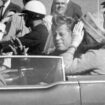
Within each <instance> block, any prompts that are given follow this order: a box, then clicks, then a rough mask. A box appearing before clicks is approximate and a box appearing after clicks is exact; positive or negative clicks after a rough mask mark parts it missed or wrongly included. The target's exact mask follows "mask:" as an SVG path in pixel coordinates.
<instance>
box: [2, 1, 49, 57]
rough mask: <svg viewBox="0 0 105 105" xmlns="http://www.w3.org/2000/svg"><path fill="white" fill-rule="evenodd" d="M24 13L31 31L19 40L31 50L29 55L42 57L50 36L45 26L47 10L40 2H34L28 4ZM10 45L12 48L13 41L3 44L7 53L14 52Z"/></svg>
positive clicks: (3, 48)
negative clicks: (44, 20) (44, 19)
mask: <svg viewBox="0 0 105 105" xmlns="http://www.w3.org/2000/svg"><path fill="white" fill-rule="evenodd" d="M23 13H24V14H25V17H24V19H25V23H26V26H27V27H29V28H30V29H31V31H30V32H29V33H28V34H26V35H25V36H23V37H20V38H19V40H20V42H21V43H22V45H23V46H25V47H28V48H29V50H28V54H29V55H41V54H42V52H43V49H44V46H45V42H46V39H47V36H48V30H47V28H46V27H45V25H44V24H43V18H44V17H45V15H46V8H45V6H44V5H43V3H41V2H40V1H36V0H32V1H29V2H27V3H26V5H25V8H24V11H23ZM14 42H16V40H15V41H14ZM10 45H11V46H12V43H11V41H4V42H1V48H2V50H3V51H5V52H8V51H10V50H12V49H11V47H10ZM13 46H14V45H13ZM19 53H20V52H19Z"/></svg>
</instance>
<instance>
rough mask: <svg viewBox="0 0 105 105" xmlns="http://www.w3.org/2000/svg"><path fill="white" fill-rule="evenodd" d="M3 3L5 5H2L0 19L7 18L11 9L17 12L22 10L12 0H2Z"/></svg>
mask: <svg viewBox="0 0 105 105" xmlns="http://www.w3.org/2000/svg"><path fill="white" fill-rule="evenodd" d="M2 4H3V5H2V6H1V7H0V8H1V14H0V20H2V19H3V18H5V17H6V16H7V15H8V13H9V12H11V11H12V12H15V13H16V12H20V11H21V8H20V7H19V6H18V5H16V4H13V3H12V2H11V0H2Z"/></svg>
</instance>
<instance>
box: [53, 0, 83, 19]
mask: <svg viewBox="0 0 105 105" xmlns="http://www.w3.org/2000/svg"><path fill="white" fill-rule="evenodd" d="M51 14H52V15H54V14H61V15H65V16H68V17H72V18H80V17H81V16H82V11H81V7H80V6H79V5H78V4H76V3H74V2H72V1H71V0H53V4H52V7H51Z"/></svg>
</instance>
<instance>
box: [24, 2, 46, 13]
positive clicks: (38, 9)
mask: <svg viewBox="0 0 105 105" xmlns="http://www.w3.org/2000/svg"><path fill="white" fill-rule="evenodd" d="M24 10H27V11H31V12H34V13H37V14H42V15H46V7H45V5H44V4H43V3H42V2H40V1H37V0H31V1H29V2H27V3H26V5H25V8H24Z"/></svg>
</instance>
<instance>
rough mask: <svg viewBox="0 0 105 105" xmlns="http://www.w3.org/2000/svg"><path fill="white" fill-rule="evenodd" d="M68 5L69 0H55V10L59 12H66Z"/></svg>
mask: <svg viewBox="0 0 105 105" xmlns="http://www.w3.org/2000/svg"><path fill="white" fill-rule="evenodd" d="M66 7H67V0H55V12H56V13H57V14H64V12H65V10H66Z"/></svg>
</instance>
